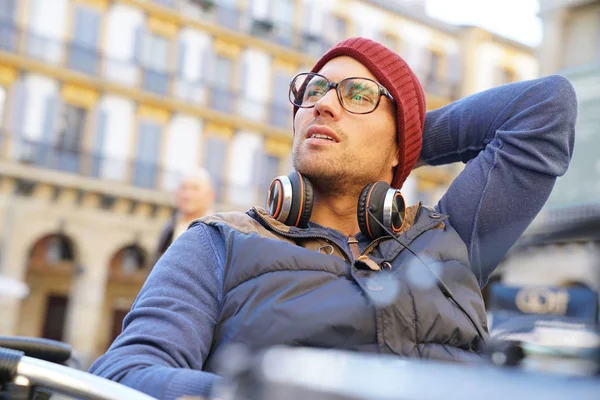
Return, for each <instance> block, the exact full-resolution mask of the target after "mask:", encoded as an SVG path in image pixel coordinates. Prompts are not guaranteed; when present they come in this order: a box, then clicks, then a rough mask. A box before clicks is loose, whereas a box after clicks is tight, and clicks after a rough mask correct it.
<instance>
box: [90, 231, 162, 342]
mask: <svg viewBox="0 0 600 400" xmlns="http://www.w3.org/2000/svg"><path fill="white" fill-rule="evenodd" d="M150 261H151V260H150V257H149V253H148V252H147V251H145V250H144V249H143V248H142V247H141V246H140V245H139V244H137V243H129V244H127V245H125V246H121V247H119V248H117V250H115V251H114V252H113V253H112V256H111V257H110V259H109V264H108V266H109V277H108V282H107V285H106V294H105V296H104V309H103V311H102V312H103V314H102V320H103V321H105V322H106V323H105V324H104V325H103V326H102V333H101V335H100V337H101V339H100V341H99V342H98V352H99V353H103V352H105V351H106V349H107V348H108V347H109V346H110V344H111V343H112V342H113V341H114V340H115V338H116V337H117V336H118V335H119V334H120V333H121V328H122V325H123V319H124V318H125V315H126V314H127V313H128V312H129V310H130V308H131V305H132V304H133V301H134V299H135V298H136V296H137V295H138V293H139V291H140V289H141V288H142V285H143V284H144V281H145V280H146V277H147V276H148V274H149V273H150V268H149V267H150Z"/></svg>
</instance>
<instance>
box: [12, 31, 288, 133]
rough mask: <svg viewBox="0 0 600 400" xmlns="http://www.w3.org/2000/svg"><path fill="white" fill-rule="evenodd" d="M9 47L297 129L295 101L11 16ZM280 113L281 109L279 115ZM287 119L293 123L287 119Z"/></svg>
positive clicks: (122, 82) (120, 81) (95, 75)
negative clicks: (59, 36)
mask: <svg viewBox="0 0 600 400" xmlns="http://www.w3.org/2000/svg"><path fill="white" fill-rule="evenodd" d="M1 50H4V51H9V52H13V53H17V54H20V55H23V56H25V57H28V58H32V59H35V60H38V61H42V62H44V63H47V64H50V65H55V66H58V67H63V68H67V69H70V70H72V71H74V72H77V73H82V74H85V75H88V76H90V77H93V78H100V79H104V80H108V81H112V82H115V83H118V84H120V85H124V86H129V87H139V88H140V89H142V90H144V91H146V92H149V93H152V94H155V95H158V96H161V97H171V98H174V99H177V100H180V101H183V102H186V103H190V104H193V105H203V106H206V107H209V108H212V109H214V110H217V111H221V112H224V113H234V114H237V115H243V116H244V117H245V118H248V119H251V120H254V121H258V122H264V123H267V124H268V123H269V122H270V121H277V123H276V124H275V125H276V126H277V127H279V128H282V129H291V123H292V113H291V110H292V106H291V105H290V104H284V105H281V104H272V103H270V102H267V101H263V100H257V99H252V98H250V97H249V96H247V95H246V94H245V93H244V92H243V91H239V90H237V91H236V90H233V89H231V88H224V87H220V86H214V85H211V84H209V83H208V82H207V81H204V80H200V79H197V80H193V81H190V80H189V79H186V78H185V77H183V76H181V75H180V74H176V73H173V72H171V71H158V70H155V69H152V68H149V67H147V66H144V65H142V64H140V62H139V61H137V60H136V59H135V57H133V56H132V57H131V58H130V59H116V58H112V57H107V56H106V55H103V54H101V53H100V52H99V51H98V50H97V49H94V48H91V47H89V46H86V45H84V44H81V43H77V42H61V41H58V40H56V39H53V38H49V37H46V36H43V35H40V34H38V33H35V32H33V31H31V30H26V29H20V28H18V27H17V26H16V25H15V24H14V23H13V22H11V21H2V20H0V51H1ZM273 113H276V114H273ZM286 119H287V122H285V120H286Z"/></svg>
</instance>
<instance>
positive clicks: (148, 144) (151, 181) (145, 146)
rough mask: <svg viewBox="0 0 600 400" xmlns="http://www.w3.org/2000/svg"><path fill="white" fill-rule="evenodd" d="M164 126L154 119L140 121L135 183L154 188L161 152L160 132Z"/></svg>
mask: <svg viewBox="0 0 600 400" xmlns="http://www.w3.org/2000/svg"><path fill="white" fill-rule="evenodd" d="M161 131H162V126H161V125H159V124H158V123H155V122H152V121H140V122H139V125H138V140H137V149H136V157H135V162H134V172H133V184H134V185H136V186H139V187H143V188H147V189H153V188H155V187H156V182H157V179H156V178H157V176H158V169H159V167H158V157H159V154H160V134H161Z"/></svg>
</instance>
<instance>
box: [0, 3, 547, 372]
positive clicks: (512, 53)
mask: <svg viewBox="0 0 600 400" xmlns="http://www.w3.org/2000/svg"><path fill="white" fill-rule="evenodd" d="M413 3H416V4H417V5H411V6H407V7H404V6H401V5H396V3H393V2H387V1H381V0H340V1H338V2H330V1H327V2H325V1H317V0H314V1H313V0H218V1H217V0H154V1H149V0H147V1H143V0H52V1H48V0H0V30H1V34H0V276H2V277H4V278H10V279H14V280H18V281H23V282H26V283H27V285H28V287H29V295H28V296H26V297H25V298H23V299H14V298H12V299H9V298H6V297H2V295H1V294H0V310H1V314H2V316H3V318H2V319H1V320H0V334H9V335H15V334H17V335H26V336H44V337H49V338H54V339H57V340H63V341H66V342H68V343H70V344H72V345H73V347H74V348H75V350H76V351H77V352H78V354H79V355H80V357H81V358H82V360H83V362H84V364H87V363H89V362H90V361H91V360H93V359H94V358H95V357H96V356H98V355H99V354H100V353H102V352H103V351H105V350H106V348H107V347H108V346H109V345H110V343H111V342H112V340H113V339H114V337H115V336H116V335H117V334H118V333H119V332H120V329H121V323H122V319H123V316H124V315H125V313H126V312H127V311H128V310H129V308H130V307H131V304H132V302H133V300H134V298H135V295H136V294H137V292H138V291H139V289H140V287H141V285H142V284H143V282H144V279H145V277H146V276H147V274H148V272H149V270H150V269H151V264H152V255H153V250H154V247H155V244H156V240H157V238H158V235H159V232H160V230H161V228H162V226H163V224H164V223H165V222H166V221H167V219H168V218H169V217H170V216H171V215H172V212H173V201H172V197H171V192H172V190H173V189H174V188H175V187H176V185H177V182H178V178H179V176H180V175H181V173H182V172H183V171H185V170H187V169H190V168H192V167H194V166H204V167H205V168H206V169H207V170H208V171H209V173H210V174H211V176H212V178H213V180H214V182H215V186H216V189H217V206H216V209H217V210H234V209H237V210H244V209H246V208H247V207H248V206H250V205H253V204H259V205H261V204H263V202H264V197H265V191H266V187H268V184H269V183H270V181H271V179H272V178H273V177H274V176H276V175H279V174H283V173H287V172H289V170H290V169H291V141H292V136H291V105H290V104H289V102H288V100H287V90H288V84H289V82H290V80H291V78H292V77H293V76H294V75H295V74H296V73H298V72H300V71H304V70H306V69H308V68H309V67H310V66H311V65H312V64H313V63H314V62H315V61H316V59H317V58H318V57H319V56H320V55H321V54H322V53H323V52H324V51H325V50H326V49H327V48H329V47H330V46H331V45H332V44H334V43H336V42H338V41H339V40H341V39H344V38H346V37H349V36H354V35H361V36H366V37H370V38H373V39H377V40H379V41H382V42H383V43H385V44H386V45H387V46H389V47H390V48H392V49H393V50H395V51H397V52H398V53H399V54H401V55H402V56H403V57H404V58H405V59H406V60H407V61H408V62H409V63H410V64H411V65H412V66H413V68H414V69H415V71H416V72H417V74H418V75H419V77H420V78H421V80H422V82H423V85H424V87H425V89H426V94H427V102H428V108H429V109H433V108H438V107H441V106H443V105H445V104H448V103H450V102H451V101H453V100H455V99H457V98H459V97H462V96H465V95H468V94H470V93H472V92H476V91H479V90H484V89H487V88H489V87H491V86H494V85H497V84H500V83H505V82H509V81H513V80H521V79H530V78H534V77H536V76H537V74H538V72H537V63H536V60H535V58H534V56H533V51H532V49H530V48H528V47H525V46H522V45H519V44H517V43H514V42H511V41H508V40H506V39H503V38H501V37H498V36H496V35H493V34H491V33H489V32H486V31H483V30H481V29H479V28H473V27H456V26H452V25H448V24H444V23H442V22H440V21H436V20H433V19H431V18H428V17H427V16H425V15H424V14H423V11H422V9H421V8H420V7H419V6H418V3H419V2H413ZM457 172H458V171H457V170H456V169H455V167H448V168H436V169H432V168H420V169H419V170H417V171H416V172H415V176H414V177H412V178H411V179H410V180H409V181H408V182H407V184H406V185H405V188H404V189H403V190H404V191H405V194H406V197H407V198H408V200H409V202H416V201H417V200H423V201H424V202H425V203H432V202H434V201H435V200H436V198H438V197H439V196H440V194H441V193H442V192H443V191H444V190H445V188H446V187H447V186H448V184H449V182H450V181H451V179H452V177H453V176H454V175H455V174H456V173H457Z"/></svg>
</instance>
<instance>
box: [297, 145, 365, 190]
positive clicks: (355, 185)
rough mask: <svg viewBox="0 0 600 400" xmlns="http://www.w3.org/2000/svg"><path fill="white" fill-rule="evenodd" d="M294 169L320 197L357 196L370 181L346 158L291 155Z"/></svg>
mask: <svg viewBox="0 0 600 400" xmlns="http://www.w3.org/2000/svg"><path fill="white" fill-rule="evenodd" d="M293 165H294V169H295V170H296V171H298V172H299V173H300V174H302V176H304V177H305V178H308V180H309V181H310V183H311V184H312V186H313V188H314V189H315V190H316V191H317V192H318V193H319V195H321V196H330V195H332V196H339V195H351V196H358V195H359V194H360V191H361V190H362V189H363V188H364V186H365V185H367V184H368V183H369V182H370V181H371V180H370V179H369V178H368V177H366V176H364V173H362V171H359V170H357V168H358V166H357V164H356V163H353V162H352V160H349V159H346V157H331V156H325V155H322V156H320V155H312V156H311V157H305V155H302V154H298V153H294V154H293Z"/></svg>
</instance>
